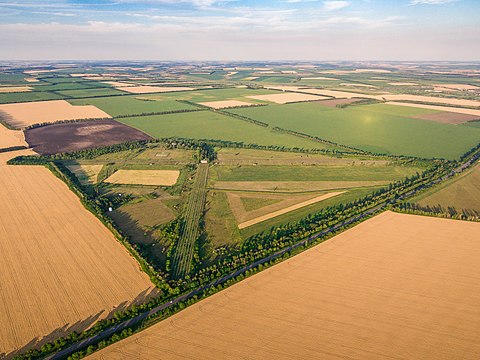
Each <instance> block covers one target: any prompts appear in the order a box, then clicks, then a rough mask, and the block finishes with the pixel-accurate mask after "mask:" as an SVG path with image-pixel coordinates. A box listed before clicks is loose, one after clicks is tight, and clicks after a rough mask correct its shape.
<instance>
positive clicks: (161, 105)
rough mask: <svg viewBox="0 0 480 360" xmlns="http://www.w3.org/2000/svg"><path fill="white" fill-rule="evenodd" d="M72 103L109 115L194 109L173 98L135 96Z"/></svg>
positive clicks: (83, 100)
mask: <svg viewBox="0 0 480 360" xmlns="http://www.w3.org/2000/svg"><path fill="white" fill-rule="evenodd" d="M70 103H71V104H73V105H95V106H96V107H98V108H100V109H102V110H103V111H105V112H106V113H107V114H109V115H111V116H114V117H115V116H119V115H136V114H142V113H152V112H164V111H177V110H185V109H196V107H195V106H193V105H188V104H184V103H181V102H178V101H175V100H166V101H149V100H139V99H137V95H135V96H109V97H100V98H91V99H81V100H70Z"/></svg>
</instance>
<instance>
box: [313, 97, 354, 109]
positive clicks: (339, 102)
mask: <svg viewBox="0 0 480 360" xmlns="http://www.w3.org/2000/svg"><path fill="white" fill-rule="evenodd" d="M357 101H360V99H353V98H350V99H332V100H322V101H319V102H318V103H319V104H320V105H324V106H328V107H337V105H348V104H354V103H356V102H357Z"/></svg>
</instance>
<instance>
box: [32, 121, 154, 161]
mask: <svg viewBox="0 0 480 360" xmlns="http://www.w3.org/2000/svg"><path fill="white" fill-rule="evenodd" d="M25 139H26V141H27V142H28V144H29V145H30V146H31V147H32V148H33V149H35V151H36V152H38V153H39V154H42V155H45V154H57V153H63V152H71V151H78V150H84V149H91V148H96V147H101V146H107V145H114V144H120V143H124V142H128V141H139V140H149V139H151V137H150V136H148V135H146V134H145V133H143V132H141V131H140V130H137V129H134V128H131V127H130V126H127V125H124V124H121V123H119V122H117V121H115V120H111V119H104V120H93V121H83V122H72V123H63V124H52V125H48V126H42V127H38V128H34V129H29V130H26V131H25Z"/></svg>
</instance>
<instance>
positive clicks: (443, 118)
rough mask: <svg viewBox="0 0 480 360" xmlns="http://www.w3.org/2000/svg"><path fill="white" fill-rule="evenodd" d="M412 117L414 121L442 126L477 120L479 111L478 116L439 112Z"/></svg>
mask: <svg viewBox="0 0 480 360" xmlns="http://www.w3.org/2000/svg"><path fill="white" fill-rule="evenodd" d="M412 117H413V118H416V119H422V120H431V121H436V122H439V123H443V124H463V123H466V122H468V121H472V120H479V119H480V111H479V114H478V115H470V114H462V113H456V112H449V111H440V112H436V113H432V114H421V115H416V116H412Z"/></svg>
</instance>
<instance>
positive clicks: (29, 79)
mask: <svg viewBox="0 0 480 360" xmlns="http://www.w3.org/2000/svg"><path fill="white" fill-rule="evenodd" d="M24 80H25V81H26V82H29V83H32V82H39V81H40V80H38V79H36V78H25V79H24Z"/></svg>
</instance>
